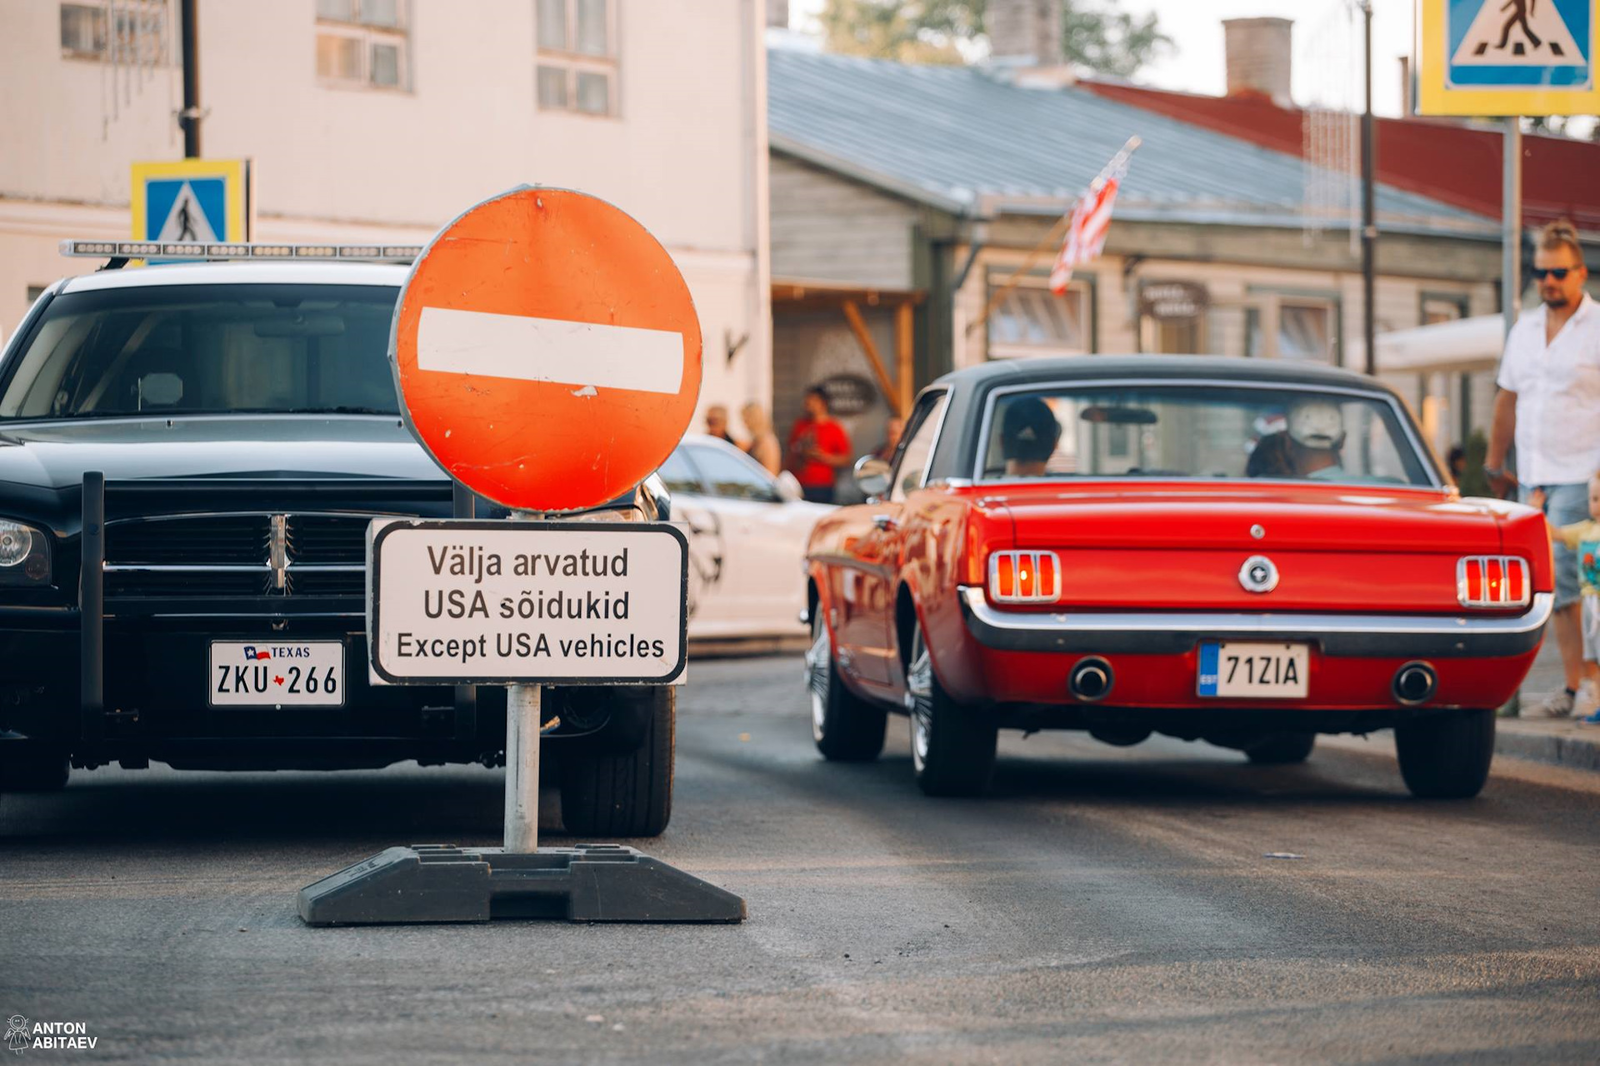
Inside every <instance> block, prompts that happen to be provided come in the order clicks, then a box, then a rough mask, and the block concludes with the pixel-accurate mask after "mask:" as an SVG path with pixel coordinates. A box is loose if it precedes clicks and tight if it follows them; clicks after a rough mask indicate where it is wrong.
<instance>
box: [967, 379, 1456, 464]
mask: <svg viewBox="0 0 1600 1066" xmlns="http://www.w3.org/2000/svg"><path fill="white" fill-rule="evenodd" d="M985 433H986V439H985V441H984V447H983V458H982V460H981V462H982V465H981V472H980V476H981V477H982V478H984V479H987V480H1004V479H1021V478H1046V479H1051V478H1082V477H1118V478H1123V477H1150V478H1199V479H1217V478H1227V479H1232V478H1239V479H1278V480H1295V481H1301V480H1303V481H1330V482H1343V483H1356V484H1402V485H1431V484H1433V483H1434V482H1433V480H1432V479H1431V477H1430V475H1429V468H1428V464H1427V463H1426V462H1425V461H1424V460H1423V458H1422V457H1421V456H1420V455H1419V454H1418V452H1417V447H1416V445H1415V444H1414V443H1413V442H1412V439H1411V437H1410V436H1409V435H1408V434H1407V433H1406V431H1405V429H1404V427H1403V426H1402V424H1401V421H1400V418H1399V417H1398V415H1397V414H1396V412H1395V409H1394V407H1393V406H1392V405H1391V404H1389V403H1387V402H1385V401H1383V400H1382V399H1378V398H1368V397H1362V396H1354V395H1350V394H1348V393H1341V392H1331V391H1330V392H1324V391H1317V390H1314V389H1313V390H1306V389H1299V388H1285V387H1264V388H1255V387H1241V386H1209V385H1207V386H1199V385H1181V384H1175V385H1154V384H1151V385H1146V384H1139V385H1107V386H1099V387H1070V386H1042V387H1040V388H1037V389H1030V390H1027V391H1017V392H1004V393H1001V394H998V395H996V396H995V397H994V398H993V399H992V400H991V401H990V406H989V411H988V414H987V417H986V419H985Z"/></svg>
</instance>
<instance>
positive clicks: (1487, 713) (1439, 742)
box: [1394, 710, 1494, 799]
mask: <svg viewBox="0 0 1600 1066" xmlns="http://www.w3.org/2000/svg"><path fill="white" fill-rule="evenodd" d="M1394 750H1395V755H1396V756H1397V757H1398V758H1399V761H1400V776H1401V777H1403V778H1405V782H1406V787H1407V788H1409V789H1410V790H1411V794H1412V795H1413V796H1421V797H1424V798H1427V799H1467V798H1469V797H1472V796H1476V795H1477V794H1478V793H1479V792H1480V791H1482V790H1483V785H1484V782H1486V781H1487V780H1489V763H1490V762H1491V761H1492V760H1493V759H1494V711H1492V710H1472V711H1444V712H1442V713H1440V714H1432V715H1428V716H1427V717H1424V718H1414V719H1412V720H1411V721H1409V722H1404V723H1402V724H1400V725H1397V726H1395V727H1394Z"/></svg>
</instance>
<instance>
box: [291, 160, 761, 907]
mask: <svg viewBox="0 0 1600 1066" xmlns="http://www.w3.org/2000/svg"><path fill="white" fill-rule="evenodd" d="M390 358H391V361H392V362H393V365H394V372H395V381H396V387H397V390H398V392H399V394H400V398H401V410H402V412H403V413H404V417H405V422H406V425H407V426H408V427H409V428H410V429H411V432H412V434H413V435H414V436H415V437H416V438H417V440H418V442H419V443H420V444H421V445H422V446H423V447H424V448H425V449H426V450H427V451H428V452H429V454H430V455H432V456H433V458H434V459H435V460H436V461H437V462H438V463H439V465H440V466H441V467H443V468H444V469H445V470H446V471H447V472H448V473H450V475H451V476H452V477H454V478H455V479H456V480H457V482H458V485H459V486H460V487H461V490H462V491H461V492H458V496H460V495H462V494H463V493H464V492H465V491H466V490H471V491H472V492H475V493H478V494H480V495H483V496H485V497H487V498H489V499H492V500H495V501H497V502H499V503H501V504H504V505H505V506H507V507H509V508H511V509H512V512H513V514H512V517H511V518H510V519H509V520H505V521H477V520H474V519H471V518H457V519H404V518H401V519H390V518H383V519H375V520H374V521H373V523H372V525H371V527H370V528H369V529H368V532H367V589H368V595H367V644H368V649H369V654H370V667H371V669H372V672H373V674H374V675H376V676H377V677H378V678H380V679H381V680H382V681H384V682H386V683H388V684H399V685H405V684H413V685H438V686H447V685H448V686H456V688H457V691H458V692H459V691H461V689H462V687H463V686H479V687H482V686H490V685H496V686H504V687H505V690H506V782H505V790H506V792H505V836H504V847H502V848H458V847H455V846H453V845H417V846H412V847H404V848H400V847H396V848H390V849H389V850H387V851H385V852H383V853H382V854H381V855H377V856H374V857H373V858H371V859H368V860H366V861H365V862H361V863H357V864H356V865H354V866H351V867H349V868H348V869H345V870H342V871H340V872H339V873H336V874H334V875H333V876H331V877H327V878H324V879H323V880H321V881H318V882H317V883H315V884H313V885H310V886H307V887H306V888H304V889H302V890H301V892H300V899H299V904H300V916H301V918H302V919H304V920H305V921H306V922H307V923H309V924H312V925H343V924H358V923H366V924H371V923H389V922H468V921H488V920H490V919H492V918H532V917H544V918H560V917H564V918H567V919H569V920H572V921H581V922H598V921H611V922H738V921H742V920H743V918H744V913H745V908H744V901H743V900H742V899H740V898H739V897H738V896H735V895H733V894H732V893H729V892H726V891H724V890H722V889H720V888H717V887H716V886H714V885H710V884H708V883H706V882H705V881H701V880H700V879H698V878H695V877H692V876H690V875H689V874H686V873H684V872H682V871H680V870H677V869H674V868H673V867H671V866H668V865H666V864H665V863H662V862H659V861H657V860H655V859H653V858H651V857H649V856H647V855H644V854H642V853H640V852H638V851H636V850H634V849H633V848H628V847H621V846H617V845H606V844H580V845H578V846H576V847H570V848H543V849H541V848H540V847H539V761H540V760H539V756H540V746H541V735H542V726H543V719H542V706H541V704H542V702H543V695H544V691H545V689H544V686H546V685H560V686H563V688H570V687H575V686H598V685H649V686H665V685H671V684H673V683H674V682H675V681H676V680H677V679H678V678H679V677H680V675H681V674H682V673H683V669H684V663H685V644H686V636H687V619H688V610H687V602H688V541H687V540H686V539H685V538H684V535H683V533H682V532H681V531H679V530H678V529H677V528H675V527H674V526H672V525H670V524H668V523H665V522H602V521H581V520H572V521H567V520H563V521H550V520H547V519H548V515H549V513H550V512H552V511H555V512H570V511H583V510H586V509H591V508H595V507H598V506H601V505H604V504H607V503H608V502H609V501H612V500H616V499H617V498H618V497H619V496H621V495H623V494H624V493H625V492H627V491H628V490H630V489H632V488H634V487H635V486H637V485H638V483H639V482H640V481H642V480H643V479H644V478H645V477H646V476H647V475H648V474H650V473H651V472H652V471H654V470H655V469H656V468H657V467H658V466H659V465H660V464H661V463H662V462H663V461H664V460H665V459H666V458H667V456H668V455H669V454H670V453H671V451H672V449H673V448H674V447H675V446H676V445H677V443H678V441H679V440H680V439H681V438H682V436H683V433H684V430H685V429H686V428H687V427H688V424H689V421H690V420H691V418H692V415H693V411H694V406H695V401H696V399H697V397H698V394H699V388H700V359H701V350H700V331H699V320H698V317H697V315H696V314H695V310H694V304H693V301H692V300H691V298H690V296H689V291H688V286H687V285H686V284H685V283H684V281H683V278H682V275H680V274H679V273H678V271H677V268H676V266H675V265H674V264H673V263H672V260H671V258H670V257H668V256H667V254H666V252H665V250H664V249H662V248H661V246H660V244H659V243H658V242H656V241H655V239H654V238H653V237H651V236H650V234H649V233H648V232H647V231H646V230H645V229H644V228H643V227H642V226H640V225H639V224H638V223H637V222H635V221H634V220H633V219H632V218H630V217H628V216H627V215H625V214H623V213H622V212H621V211H619V210H617V209H616V208H614V207H612V206H611V205H609V204H606V203H605V202H603V201H600V200H597V199H595V198H593V197H590V196H585V195H583V194H581V193H575V192H571V191H568V190H561V189H536V188H522V189H516V190H513V191H512V192H510V193H507V194H505V195H503V196H499V197H495V198H493V199H490V200H487V201H485V202H483V203H482V204H479V205H477V206H476V207H474V208H472V209H471V210H469V211H468V212H466V213H465V214H463V215H462V216H460V217H459V218H457V219H456V220H455V221H454V222H452V223H451V224H450V225H448V226H446V227H445V228H444V229H443V230H441V231H440V233H439V234H438V235H437V236H436V237H435V238H434V239H433V241H432V242H431V243H430V244H429V245H428V247H427V249H426V250H424V252H423V254H422V255H421V256H420V257H419V258H418V259H417V261H416V263H415V265H414V266H413V267H412V271H411V275H410V276H409V277H408V278H407V280H406V285H405V288H404V289H403V290H402V292H401V296H400V301H399V305H398V307H397V309H396V312H395V318H394V325H393V329H392V332H391V337H390ZM460 510H462V507H461V504H460V501H459V500H458V503H457V511H458V512H459V511H460ZM652 728H656V726H655V725H652Z"/></svg>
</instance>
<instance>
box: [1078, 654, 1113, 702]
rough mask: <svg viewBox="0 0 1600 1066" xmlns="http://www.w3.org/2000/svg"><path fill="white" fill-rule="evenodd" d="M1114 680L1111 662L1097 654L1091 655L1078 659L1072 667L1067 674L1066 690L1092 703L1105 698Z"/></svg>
mask: <svg viewBox="0 0 1600 1066" xmlns="http://www.w3.org/2000/svg"><path fill="white" fill-rule="evenodd" d="M1114 680H1115V675H1113V674H1112V672H1111V664H1110V663H1108V662H1106V661H1105V660H1104V659H1102V658H1100V657H1099V656H1098V655H1092V656H1090V657H1089V658H1087V659H1083V660H1080V661H1079V662H1078V665H1077V666H1074V667H1073V668H1072V673H1070V674H1068V675H1067V691H1069V692H1071V693H1072V694H1073V695H1074V696H1076V697H1077V698H1078V699H1080V700H1083V701H1084V702H1085V703H1093V702H1094V701H1095V700H1098V699H1104V698H1105V695H1106V693H1108V692H1110V691H1111V684H1112V682H1113V681H1114Z"/></svg>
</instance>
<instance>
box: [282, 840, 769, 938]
mask: <svg viewBox="0 0 1600 1066" xmlns="http://www.w3.org/2000/svg"><path fill="white" fill-rule="evenodd" d="M300 917H301V918H302V919H303V920H304V921H305V922H306V923H307V924H308V925H382V924H397V923H404V922H487V921H490V920H492V919H495V918H565V919H567V920H568V921H571V922H742V921H744V917H745V910H744V900H742V899H740V898H739V897H738V896H735V895H734V894H733V893H731V892H726V891H724V890H722V889H720V888H718V887H716V886H715V885H712V884H709V883H707V882H705V881H702V880H700V879H699V878H698V877H694V876H692V875H690V874H686V873H684V872H683V871H682V870H679V869H678V868H676V867H674V866H668V865H667V864H666V863H664V862H660V861H658V860H656V859H652V858H651V857H650V856H648V855H646V854H644V853H643V852H640V851H636V850H635V849H633V848H628V847H623V846H621V845H618V844H579V845H578V846H577V847H574V848H540V849H539V850H538V851H535V852H531V853H520V854H519V853H512V852H507V851H506V850H504V849H503V848H457V847H453V846H451V845H448V844H417V845H414V846H412V847H409V848H389V849H388V850H387V851H385V852H383V853H382V854H381V855H374V856H373V857H372V858H370V859H367V860H366V861H365V862H358V863H356V864H355V865H354V866H350V867H347V868H346V869H343V870H340V871H339V872H338V873H336V874H334V875H332V876H331V877H325V878H323V879H322V880H321V881H318V882H317V883H316V884H313V885H307V886H306V887H305V888H302V889H301V890H300Z"/></svg>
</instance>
